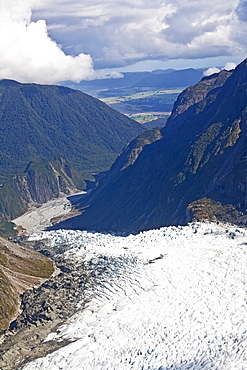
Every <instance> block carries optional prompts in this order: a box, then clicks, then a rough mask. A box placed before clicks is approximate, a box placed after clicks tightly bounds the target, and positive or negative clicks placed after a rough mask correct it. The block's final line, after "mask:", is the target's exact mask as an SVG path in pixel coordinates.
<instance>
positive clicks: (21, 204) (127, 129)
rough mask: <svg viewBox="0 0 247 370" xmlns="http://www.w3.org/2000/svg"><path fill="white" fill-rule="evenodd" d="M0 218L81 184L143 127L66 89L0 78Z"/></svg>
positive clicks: (104, 165)
mask: <svg viewBox="0 0 247 370" xmlns="http://www.w3.org/2000/svg"><path fill="white" fill-rule="evenodd" d="M0 120H1V125H0V218H4V219H13V218H14V217H16V216H18V215H20V214H21V213H23V212H25V211H26V210H27V209H28V207H29V206H30V205H32V204H41V203H43V202H45V201H48V200H50V199H52V198H55V197H58V196H61V195H63V194H70V193H71V192H74V191H76V189H82V188H84V187H85V182H84V180H85V179H91V178H92V174H93V173H96V172H99V171H104V170H106V169H109V167H110V165H111V164H112V162H113V161H114V159H115V158H116V157H117V155H118V154H119V153H120V152H121V151H122V149H123V148H124V146H125V145H126V144H127V143H128V142H130V141H131V140H132V139H134V138H135V137H136V136H137V135H138V134H139V133H140V132H142V131H143V128H142V127H141V125H140V124H138V123H137V122H135V121H133V120H131V119H129V118H127V117H125V116H124V115H122V114H120V113H118V112H117V111H115V110H113V109H111V108H110V107H109V106H107V105H106V104H104V103H102V102H100V101H99V100H97V99H95V98H93V97H91V96H89V95H87V94H84V93H82V92H81V91H76V90H73V89H70V88H67V87H62V86H45V85H37V84H22V83H18V82H16V81H12V80H1V81H0Z"/></svg>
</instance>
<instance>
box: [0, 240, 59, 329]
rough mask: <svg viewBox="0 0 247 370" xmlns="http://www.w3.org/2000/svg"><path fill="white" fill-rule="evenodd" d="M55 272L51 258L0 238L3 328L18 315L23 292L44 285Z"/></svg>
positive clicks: (0, 285) (1, 321) (0, 315)
mask: <svg viewBox="0 0 247 370" xmlns="http://www.w3.org/2000/svg"><path fill="white" fill-rule="evenodd" d="M53 271H54V267H53V262H52V261H51V260H49V259H48V258H47V257H45V256H43V255H42V254H40V253H38V252H35V251H32V250H31V249H27V248H25V247H22V246H19V245H17V244H15V243H11V242H10V241H8V240H5V239H4V238H1V237H0V331H1V330H4V329H7V328H8V326H9V323H10V321H11V320H13V319H14V317H15V316H16V315H17V314H18V310H19V303H20V302H19V295H20V294H21V293H23V292H24V291H25V290H26V289H30V288H32V287H33V286H37V285H39V284H41V283H42V282H43V281H44V280H45V279H47V278H48V277H50V276H51V274H52V273H53Z"/></svg>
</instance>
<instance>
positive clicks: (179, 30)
mask: <svg viewBox="0 0 247 370" xmlns="http://www.w3.org/2000/svg"><path fill="white" fill-rule="evenodd" d="M246 34H247V1H246V0H217V1H215V0H198V1H194V0H132V1H130V0H125V1H120V2H119V1H117V0H93V1H92V0H84V1H81V0H22V1H18V0H11V1H9V0H0V78H14V79H17V80H18V81H22V82H38V83H56V82H59V81H64V80H72V81H74V82H79V81H80V80H83V79H93V78H96V77H99V74H98V75H97V74H96V73H95V71H94V66H95V68H96V69H103V68H110V69H112V68H119V67H125V66H128V65H132V64H135V63H137V62H139V61H147V60H148V61H153V60H156V61H157V60H159V61H166V60H170V59H173V60H176V59H177V60H179V59H198V58H200V59H201V58H212V57H219V56H225V57H231V56H234V57H236V56H239V57H240V58H241V59H243V58H244V54H245V53H246V52H247V38H246ZM115 77H116V76H115Z"/></svg>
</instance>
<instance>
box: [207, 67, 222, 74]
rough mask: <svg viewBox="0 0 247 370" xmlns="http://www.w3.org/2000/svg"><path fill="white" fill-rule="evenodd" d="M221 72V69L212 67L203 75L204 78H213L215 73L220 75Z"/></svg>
mask: <svg viewBox="0 0 247 370" xmlns="http://www.w3.org/2000/svg"><path fill="white" fill-rule="evenodd" d="M219 72H220V69H219V68H217V67H210V68H208V69H207V70H206V71H204V72H203V75H204V76H211V75H213V74H214V73H219Z"/></svg>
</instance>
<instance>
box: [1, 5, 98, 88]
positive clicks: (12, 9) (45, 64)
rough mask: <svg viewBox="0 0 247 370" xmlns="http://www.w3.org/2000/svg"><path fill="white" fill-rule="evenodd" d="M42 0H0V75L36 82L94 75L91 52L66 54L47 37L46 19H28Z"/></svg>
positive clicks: (53, 81) (50, 81)
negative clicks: (87, 53) (88, 53)
mask: <svg viewBox="0 0 247 370" xmlns="http://www.w3.org/2000/svg"><path fill="white" fill-rule="evenodd" d="M41 3H42V2H41V1H35V0H22V1H21V2H20V1H18V0H12V1H11V2H9V1H6V0H1V1H0V36H1V37H0V78H1V79H3V78H10V79H16V80H18V81H21V82H37V83H56V82H59V81H63V80H72V81H75V82H79V81H81V80H83V79H90V78H93V77H94V70H93V61H92V58H91V56H90V55H86V54H83V53H80V54H79V55H77V56H76V57H73V56H70V55H65V53H64V52H63V51H62V49H61V48H60V47H59V46H58V45H57V43H56V42H55V41H53V40H52V39H51V38H50V37H49V35H48V32H47V27H46V22H45V20H37V21H36V22H32V21H31V14H32V9H33V8H35V7H38V6H40V5H41ZM45 4H46V2H45Z"/></svg>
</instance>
